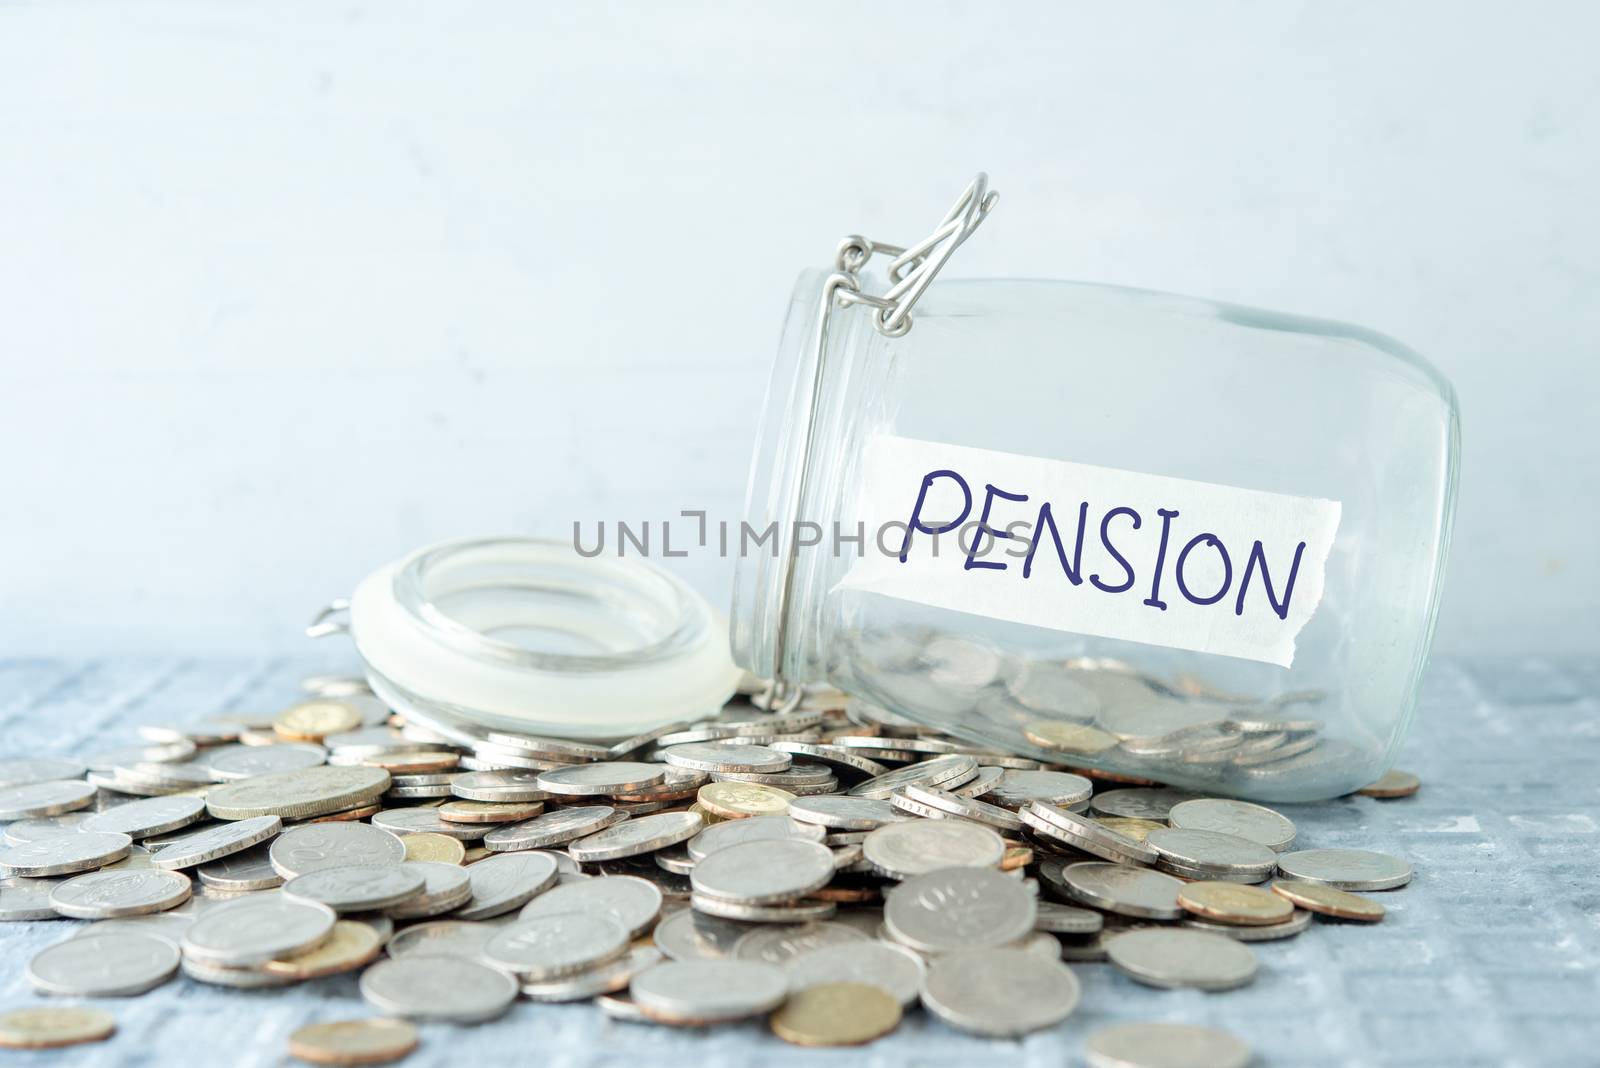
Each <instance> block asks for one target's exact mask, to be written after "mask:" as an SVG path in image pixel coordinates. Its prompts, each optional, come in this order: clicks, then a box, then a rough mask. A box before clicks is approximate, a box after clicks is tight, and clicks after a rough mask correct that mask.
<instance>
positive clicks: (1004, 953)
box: [922, 949, 1080, 1038]
mask: <svg viewBox="0 0 1600 1068" xmlns="http://www.w3.org/2000/svg"><path fill="white" fill-rule="evenodd" d="M1079 992H1080V990H1079V986H1078V980H1077V977H1076V976H1074V975H1073V974H1072V973H1071V972H1070V971H1068V970H1067V968H1066V966H1065V965H1064V964H1062V963H1061V962H1060V961H1058V960H1045V959H1044V958H1042V957H1040V956H1038V955H1036V954H1034V953H1030V952H1028V951H1027V950H1023V949H971V950H962V951H960V952H957V953H947V954H944V955H943V956H940V957H936V958H934V960H933V961H932V962H931V963H930V964H929V966H928V974H927V976H926V978H924V980H923V984H922V1003H923V1005H925V1006H926V1007H927V1008H928V1011H929V1012H932V1013H933V1014H934V1015H935V1016H937V1017H939V1018H940V1019H941V1020H943V1021H944V1022H945V1023H947V1024H949V1025H950V1026H951V1027H954V1028H956V1029H957V1030H961V1031H968V1032H971V1033H973V1034H977V1035H986V1036H990V1037H995V1038H1014V1037H1017V1036H1019V1035H1025V1034H1028V1033H1029V1032H1032V1031H1039V1030H1042V1029H1044V1028H1046V1027H1052V1026H1054V1025H1055V1024H1058V1023H1060V1022H1061V1021H1062V1020H1064V1019H1066V1018H1067V1017H1068V1016H1069V1015H1071V1014H1072V1010H1073V1009H1075V1008H1077V1007H1078V997H1079Z"/></svg>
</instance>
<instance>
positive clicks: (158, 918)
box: [0, 678, 1416, 1065]
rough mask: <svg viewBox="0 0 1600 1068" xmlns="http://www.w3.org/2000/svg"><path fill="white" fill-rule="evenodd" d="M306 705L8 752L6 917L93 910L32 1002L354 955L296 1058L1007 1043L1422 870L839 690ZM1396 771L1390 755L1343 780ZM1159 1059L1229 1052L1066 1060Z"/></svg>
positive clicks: (340, 697)
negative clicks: (666, 699) (501, 1024)
mask: <svg viewBox="0 0 1600 1068" xmlns="http://www.w3.org/2000/svg"><path fill="white" fill-rule="evenodd" d="M307 688H308V690H309V691H310V700H307V701H303V702H301V703H299V704H297V705H295V706H293V707H291V708H289V709H286V710H285V711H284V712H282V713H280V714H278V715H274V716H247V715H234V716H228V717H219V718H217V719H214V720H207V721H202V722H199V723H196V724H193V725H191V726H188V727H184V726H173V725H170V724H161V725H151V726H147V727H145V728H143V729H141V731H140V735H141V739H142V740H140V741H137V742H134V743H131V744H129V745H126V746H123V747H120V748H113V749H108V750H106V751H104V752H101V753H91V754H86V755H84V756H83V757H82V758H81V759H79V760H63V759H59V758H48V759H47V758H39V759H28V758H21V757H14V758H8V759H7V760H5V761H3V762H0V784H3V785H0V813H3V814H4V818H5V819H7V820H8V821H9V822H8V823H7V825H6V826H5V828H4V832H3V841H0V880H3V881H0V920H14V921H28V920H43V919H50V918H56V919H61V918H72V919H77V920H80V921H86V922H84V924H83V925H82V926H81V927H79V928H77V929H75V930H73V931H71V932H70V933H69V935H68V937H66V938H64V939H62V940H61V941H59V942H57V943H55V944H53V945H51V946H48V947H46V948H45V949H43V950H41V951H40V952H38V953H36V954H35V955H34V956H33V958H32V960H30V961H29V962H28V964H27V972H26V974H27V979H28V981H29V983H30V984H31V985H32V986H33V987H34V988H35V989H36V990H37V991H38V992H40V993H41V994H49V995H65V996H71V997H96V996H105V995H118V996H134V995H138V994H141V993H144V992H146V991H150V990H153V989H156V988H158V987H160V986H162V985H163V984H166V983H168V982H172V981H188V982H198V983H206V984H212V985H217V986H223V987H235V988H239V989H266V988H276V987H289V986H294V985H298V984H301V983H314V982H317V981H318V980H320V979H322V978H324V977H327V976H332V975H339V974H344V973H359V976H360V980H359V988H360V992H361V996H362V998H363V999H364V1000H365V1002H366V1003H367V1005H368V1006H369V1007H370V1009H371V1010H372V1016H371V1017H369V1018H355V1019H329V1020H315V1021H309V1022H307V1023H306V1025H305V1026H303V1027H300V1028H298V1029H297V1030H295V1031H294V1032H293V1033H292V1034H286V1035H285V1036H284V1040H285V1042H286V1047H287V1051H288V1052H289V1053H290V1054H291V1055H292V1056H294V1057H296V1058H298V1059H300V1060H302V1061H305V1062H309V1063H319V1064H375V1063H385V1062H387V1061H391V1060H396V1059H400V1058H403V1057H405V1056H406V1055H407V1054H408V1053H410V1052H411V1051H412V1050H413V1049H415V1048H417V1046H418V1043H419V1032H418V1031H417V1029H416V1028H415V1027H414V1026H413V1024H412V1021H446V1022H456V1023H481V1022H485V1021H490V1020H494V1019H496V1018H498V1017H500V1016H501V1015H503V1014H504V1013H506V1012H507V1011H508V1010H509V1009H511V1007H512V1006H513V1005H514V1004H515V1003H516V1002H517V1001H518V1000H519V999H521V1000H525V1001H533V1002H576V1001H590V1002H593V1003H594V1004H595V1005H596V1006H597V1007H598V1010H599V1011H601V1012H604V1013H606V1014H607V1015H608V1016H611V1017H613V1018H616V1019H622V1020H632V1021H639V1022H641V1023H644V1024H653V1025H657V1026H697V1027H698V1026H710V1025H716V1024H723V1023H730V1022H734V1021H741V1020H748V1019H751V1018H765V1019H767V1020H768V1023H769V1026H770V1028H771V1031H772V1033H773V1034H774V1035H775V1036H776V1037H777V1038H778V1039H780V1040H782V1041H785V1042H790V1043H794V1044H798V1045H803V1046H850V1045H859V1044H862V1043H868V1042H873V1041H876V1040H878V1039H881V1038H883V1037H884V1036H886V1035H889V1034H891V1033H893V1031H894V1030H895V1028H896V1027H897V1026H898V1025H899V1023H900V1020H901V1018H902V1016H903V1015H904V1014H905V1013H908V1012H914V1011H925V1012H928V1013H930V1014H932V1015H933V1016H934V1017H936V1018H937V1019H939V1020H941V1021H942V1022H944V1023H945V1024H947V1025H949V1026H951V1027H953V1028H956V1029H959V1030H962V1031H966V1032H970V1033H973V1034H977V1035H985V1036H994V1037H1016V1036H1021V1035H1025V1034H1029V1033H1032V1032H1034V1031H1038V1030H1041V1029H1045V1028H1050V1027H1054V1026H1057V1025H1059V1024H1061V1023H1062V1021H1064V1020H1066V1019H1067V1018H1068V1017H1070V1016H1071V1015H1072V1013H1073V1012H1074V1010H1075V1009H1076V1007H1077V1004H1078V1001H1079V996H1080V988H1079V982H1078V978H1077V976H1076V974H1075V973H1074V968H1075V967H1076V966H1081V965H1084V964H1089V963H1092V962H1102V961H1103V962H1109V964H1110V966H1111V967H1113V968H1116V969H1117V970H1119V971H1120V972H1122V973H1123V974H1125V975H1126V976H1128V977H1129V978H1131V979H1133V980H1134V981H1136V982H1138V983H1141V984H1144V985H1146V986H1149V987H1152V988H1166V989H1173V988H1188V989H1199V990H1228V989H1232V988H1235V987H1239V986H1243V985H1245V984H1248V983H1250V982H1251V981H1252V979H1253V978H1254V976H1255V975H1256V971H1257V962H1256V953H1255V950H1254V949H1252V944H1254V943H1259V942H1266V941H1272V940H1277V939H1282V938H1292V937H1295V936H1297V935H1299V934H1301V933H1303V932H1305V931H1307V930H1308V929H1310V928H1312V927H1313V926H1314V925H1315V923H1317V922H1353V923H1370V922H1375V921H1378V920H1381V919H1382V918H1383V915H1384V912H1385V910H1384V907H1383V906H1382V905H1381V904H1380V903H1378V901H1377V900H1375V899H1374V898H1372V897H1370V896H1367V895H1368V894H1369V893H1371V892H1377V891H1390V890H1393V889H1396V888H1398V887H1401V886H1404V885H1405V884H1406V882H1408V881H1409V880H1410V878H1411V867H1410V865H1408V864H1407V863H1406V862H1405V861H1404V860H1402V859H1400V858H1397V857H1393V856H1389V855H1386V854H1383V853H1379V852H1374V851H1369V850H1362V849H1342V848H1318V847H1316V846H1315V843H1304V842H1300V841H1298V840H1297V833H1296V828H1295V826H1294V824H1293V823H1292V822H1291V821H1290V820H1289V819H1288V818H1287V817H1285V816H1283V815H1282V814H1281V813H1278V812H1276V811H1274V810H1272V809H1270V808H1268V807H1265V806H1262V805H1256V804H1251V803H1248V802H1243V801H1237V800H1232V799H1229V798H1223V797H1209V796H1205V795H1203V794H1198V793H1192V792H1188V791H1182V790H1176V789H1170V788H1165V787H1158V786H1144V785H1129V784H1128V783H1126V782H1123V781H1117V780H1116V778H1115V777H1109V778H1108V777H1106V776H1104V775H1103V774H1101V773H1098V772H1094V771H1093V770H1091V769H1084V768H1075V767H1073V766H1072V765H1071V764H1070V762H1064V763H1062V764H1044V763H1041V762H1038V761H1035V760H1033V759H1030V758H1025V757H1018V756H1015V755H1013V754H1010V753H1007V752H1002V751H999V750H993V749H988V748H984V747H981V746H976V745H973V744H971V743H968V742H966V741H963V740H961V739H959V738H956V737H952V736H949V735H945V734H942V733H940V732H938V731H936V730H933V729H930V728H927V727H922V726H918V725H916V724H913V723H910V722H909V721H906V720H903V719H901V718H899V717H897V716H894V715H892V714H890V713H886V712H884V711H883V710H881V709H878V708H875V707H874V706H872V705H868V704H863V703H859V702H851V701H847V700H845V699H844V698H843V696H842V695H839V694H837V693H832V692H827V691H818V692H814V693H811V694H808V695H807V698H806V700H804V701H802V702H801V703H800V704H799V705H798V707H794V708H789V709H786V710H781V711H778V712H769V711H765V710H763V709H761V708H759V707H757V706H756V705H755V704H751V703H747V702H742V701H740V702H735V703H733V704H730V705H729V707H727V708H726V709H724V710H723V711H722V712H721V713H720V714H718V715H716V716H713V717H710V718H708V719H705V720H702V721H698V722H685V723H680V724H674V725H672V726H670V727H667V728H662V729H659V730H655V731H651V732H649V733H648V734H644V735H640V736H637V737H634V738H628V739H622V740H619V741H616V742H614V743H612V744H609V745H598V744H591V743H584V742H576V741H572V740H567V739H556V738H544V737H538V736H535V735H531V734H522V733H517V732H511V731H505V730H488V729H485V728H483V727H481V726H478V725H476V724H473V723H470V722H466V721H464V720H460V719H454V718H451V717H448V716H445V715H443V714H438V713H428V714H426V715H418V714H416V713H413V714H411V715H409V716H407V717H401V716H398V715H395V714H393V713H392V712H390V710H389V709H387V708H385V707H384V706H383V705H382V703H381V702H379V701H378V700H377V699H376V698H374V697H373V696H372V695H371V694H370V693H369V692H368V691H367V690H366V688H365V685H364V684H363V683H362V681H361V680H359V679H355V678H319V679H313V680H308V686H307ZM1069 733H1072V732H1066V731H1061V732H1057V734H1059V735H1060V737H1062V738H1064V737H1066V735H1067V734H1069ZM1057 734H1051V735H1050V737H1051V738H1056V737H1057ZM1088 738H1089V736H1088V735H1084V734H1082V733H1081V732H1079V733H1072V739H1073V741H1074V744H1079V745H1085V744H1089V741H1088ZM1195 741H1196V744H1197V745H1198V746H1200V748H1199V749H1197V750H1196V751H1198V752H1206V751H1212V749H1211V748H1210V747H1214V746H1217V745H1218V744H1219V743H1217V742H1216V741H1215V740H1214V739H1210V738H1198V737H1197V738H1196V739H1195ZM1415 789H1416V780H1415V777H1414V776H1409V775H1406V774H1405V773H1396V774H1391V775H1389V776H1386V777H1385V778H1384V779H1383V780H1381V781H1380V782H1379V783H1377V784H1374V788H1373V789H1371V790H1370V791H1363V793H1368V794H1370V795H1371V796H1376V797H1403V796H1408V795H1409V794H1410V793H1412V792H1415ZM1308 846H1309V848H1308ZM179 977H181V979H180V978H179ZM114 1033H115V1020H114V1013H112V1014H107V1013H105V1012H101V1011H98V1010H95V1011H90V1010H84V1009H68V1008H54V1007H50V1006H29V1007H18V1008H15V1009H13V1010H11V1011H4V1010H0V1046H11V1047H19V1048H40V1047H58V1046H65V1045H71V1044H76V1043H80V1042H95V1041H104V1040H108V1039H110V1038H111V1037H112V1036H113V1035H114ZM1174 1049H1180V1050H1188V1051H1191V1052H1192V1051H1196V1050H1200V1051H1205V1054H1206V1057H1207V1058H1209V1059H1207V1060H1206V1061H1205V1063H1214V1064H1240V1065H1242V1064H1244V1063H1246V1062H1247V1061H1248V1059H1249V1057H1250V1050H1249V1047H1248V1045H1247V1044H1246V1043H1245V1042H1244V1041H1242V1040H1241V1039H1240V1038H1238V1037H1236V1036H1232V1035H1229V1034H1226V1033H1224V1032H1220V1031H1215V1030H1210V1029H1206V1028H1192V1027H1182V1026H1179V1025H1173V1024H1163V1023H1155V1022H1152V1023H1148V1024H1137V1023H1136V1024H1119V1025H1117V1026H1115V1027H1110V1028H1104V1029H1101V1030H1099V1031H1096V1032H1094V1033H1092V1034H1089V1035H1087V1036H1086V1043H1085V1056H1086V1057H1087V1059H1088V1061H1089V1063H1090V1064H1096V1065H1100V1064H1107V1065H1109V1064H1118V1065H1122V1064H1131V1065H1139V1064H1146V1063H1149V1064H1159V1063H1167V1061H1163V1060H1161V1058H1162V1057H1163V1056H1168V1055H1169V1054H1170V1051H1172V1050H1174Z"/></svg>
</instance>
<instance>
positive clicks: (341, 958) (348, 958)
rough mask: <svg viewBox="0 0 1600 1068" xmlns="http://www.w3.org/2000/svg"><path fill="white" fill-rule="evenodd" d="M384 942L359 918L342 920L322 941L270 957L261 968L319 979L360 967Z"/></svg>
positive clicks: (290, 975) (270, 971) (292, 975)
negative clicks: (360, 921)
mask: <svg viewBox="0 0 1600 1068" xmlns="http://www.w3.org/2000/svg"><path fill="white" fill-rule="evenodd" d="M382 948H383V942H382V940H381V939H380V938H379V937H378V932H377V931H376V930H374V929H373V928H371V927H369V926H368V925H366V924H364V923H359V922H357V921H355V920H338V921H336V922H335V923H334V925H333V933H331V934H330V935H328V937H327V938H325V939H323V940H322V942H321V944H319V945H317V946H315V947H313V948H311V949H308V950H305V951H303V952H300V953H295V954H292V955H290V956H287V957H279V958H278V959H277V960H269V961H267V963H265V964H263V965H262V966H261V970H262V971H264V972H267V973H268V974H271V975H282V976H287V977H289V978H292V979H316V978H319V977H321V976H324V975H337V974H338V973H340V972H348V971H350V970H351V969H353V968H359V967H361V966H362V965H364V964H366V963H368V962H369V961H371V960H372V959H373V958H375V957H377V955H378V950H380V949H382Z"/></svg>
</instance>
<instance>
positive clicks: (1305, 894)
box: [1272, 879, 1385, 923]
mask: <svg viewBox="0 0 1600 1068" xmlns="http://www.w3.org/2000/svg"><path fill="white" fill-rule="evenodd" d="M1272 892H1273V893H1274V894H1277V895H1278V896H1279V897H1281V898H1283V899H1285V900H1287V901H1292V902H1294V903H1295V904H1296V905H1299V906H1300V907H1301V908H1303V909H1305V910H1306V911H1307V912H1319V913H1321V914H1322V915H1324V916H1333V917H1335V918H1336V919H1340V920H1361V921H1363V922H1365V923H1377V922H1378V921H1379V920H1381V919H1383V914H1384V911H1385V910H1384V907H1383V906H1382V905H1380V904H1378V903H1377V902H1376V901H1374V900H1372V899H1371V898H1370V897H1362V896H1361V895H1360V894H1352V893H1350V892H1349V891H1348V890H1335V889H1334V888H1333V887H1331V886H1319V885H1318V884H1316V883H1297V882H1289V881H1285V880H1282V879H1280V880H1278V881H1277V882H1275V883H1273V884H1272Z"/></svg>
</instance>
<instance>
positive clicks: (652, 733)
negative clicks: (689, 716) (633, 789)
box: [605, 721, 689, 760]
mask: <svg viewBox="0 0 1600 1068" xmlns="http://www.w3.org/2000/svg"><path fill="white" fill-rule="evenodd" d="M688 726H689V724H688V722H686V721H678V722H676V723H664V724H662V725H661V726H659V727H656V728H653V729H651V730H648V731H644V732H643V733H640V734H635V735H633V736H632V737H629V738H624V739H622V741H620V742H617V743H616V744H615V745H612V746H610V747H608V748H607V749H606V755H605V759H607V760H622V759H625V758H627V757H630V756H632V755H634V754H635V753H637V752H639V751H640V750H641V749H644V748H646V747H647V746H650V745H653V744H654V743H656V742H657V741H659V740H661V739H662V738H665V737H666V736H667V735H669V734H673V733H676V732H677V731H681V730H684V729H685V728H687V727H688Z"/></svg>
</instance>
